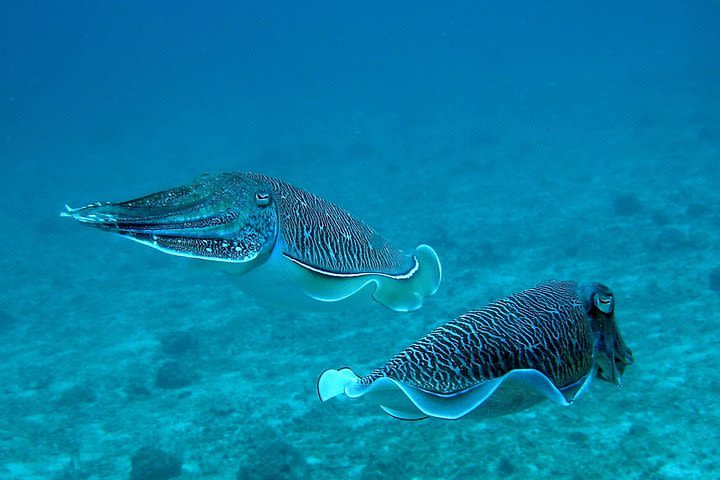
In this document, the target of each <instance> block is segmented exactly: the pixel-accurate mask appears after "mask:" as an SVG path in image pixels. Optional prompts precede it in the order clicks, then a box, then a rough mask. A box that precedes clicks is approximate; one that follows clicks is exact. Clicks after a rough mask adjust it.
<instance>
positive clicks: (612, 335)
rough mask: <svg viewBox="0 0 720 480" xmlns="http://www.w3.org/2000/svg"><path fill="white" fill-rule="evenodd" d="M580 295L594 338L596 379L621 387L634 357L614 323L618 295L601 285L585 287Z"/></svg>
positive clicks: (587, 285) (585, 285)
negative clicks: (627, 368) (626, 370)
mask: <svg viewBox="0 0 720 480" xmlns="http://www.w3.org/2000/svg"><path fill="white" fill-rule="evenodd" d="M579 293H580V297H581V299H582V301H583V303H584V305H585V309H586V311H587V314H588V317H589V318H590V327H591V329H592V331H593V334H594V338H595V346H594V352H593V356H594V359H595V365H596V367H597V370H596V372H597V373H596V376H597V377H598V378H600V379H602V380H605V381H608V382H611V383H614V384H615V385H621V384H622V375H623V373H624V372H625V367H627V366H628V365H632V363H633V354H632V350H630V349H629V348H628V346H627V345H626V344H625V341H624V340H623V338H622V335H621V334H620V330H619V329H618V326H617V322H616V321H615V296H614V295H613V293H612V291H611V290H610V288H608V287H607V286H605V285H603V284H602V283H587V284H582V285H581V286H580V292H579Z"/></svg>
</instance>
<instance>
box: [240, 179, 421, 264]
mask: <svg viewBox="0 0 720 480" xmlns="http://www.w3.org/2000/svg"><path fill="white" fill-rule="evenodd" d="M245 175H247V176H248V177H250V178H252V179H254V180H258V181H261V182H264V183H267V184H269V185H270V186H271V187H272V191H273V196H274V198H275V202H276V204H277V208H278V217H279V221H280V228H281V232H282V236H283V240H284V242H285V251H284V252H283V253H284V254H285V255H286V256H288V257H290V258H291V259H294V260H296V261H298V262H300V263H301V264H303V265H306V266H309V267H312V268H314V269H318V270H320V271H322V272H328V273H331V274H338V275H353V274H365V273H379V274H384V275H390V276H402V275H404V274H407V273H408V272H410V271H411V270H412V269H413V268H415V267H416V260H415V258H414V257H412V256H407V255H405V254H404V253H403V252H402V251H400V250H398V249H396V248H394V247H393V246H392V245H390V244H389V243H388V242H387V241H386V240H385V239H384V238H382V237H381V236H380V235H379V234H378V233H377V232H376V231H375V230H373V229H372V228H370V227H369V226H368V225H366V224H365V223H364V222H363V221H361V220H358V219H356V218H354V217H352V216H351V215H350V214H349V213H348V212H346V211H345V210H343V209H342V208H340V207H338V206H336V205H333V204H332V203H330V202H328V201H326V200H323V199H322V198H320V197H317V196H316V195H313V194H312V193H309V192H306V191H304V190H301V189H299V188H297V187H295V186H293V185H290V184H289V183H286V182H283V181H282V180H278V179H275V178H272V177H267V176H265V175H261V174H258V173H247V174H245Z"/></svg>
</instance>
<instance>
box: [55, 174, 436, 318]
mask: <svg viewBox="0 0 720 480" xmlns="http://www.w3.org/2000/svg"><path fill="white" fill-rule="evenodd" d="M66 210H67V211H66V212H63V213H62V214H61V215H63V216H67V217H71V218H74V219H75V220H78V221H79V222H81V223H83V224H85V225H88V226H90V227H94V228H99V229H101V230H105V231H109V232H112V233H116V234H119V235H122V236H123V237H125V238H129V239H131V240H135V241H137V242H140V243H142V244H144V245H148V246H150V247H152V248H155V249H157V250H160V251H162V252H165V253H169V254H172V255H178V256H182V257H190V258H197V259H203V260H211V261H215V262H223V263H224V264H226V266H228V267H229V270H231V271H233V272H236V273H242V274H243V275H242V278H239V279H238V286H239V287H240V288H241V289H244V290H246V291H249V292H250V293H251V294H254V295H256V296H259V297H263V298H265V299H266V300H268V301H270V302H272V303H273V304H280V305H282V306H284V307H286V308H300V309H314V307H317V306H319V305H329V304H333V305H336V304H343V305H345V304H354V303H371V302H373V301H374V302H379V303H380V304H382V305H385V306H386V307H388V308H390V309H392V310H396V311H402V312H405V311H412V310H417V309H419V308H420V307H421V306H422V304H423V299H424V298H425V297H426V296H428V295H432V294H433V293H435V291H436V290H437V288H438V285H439V284H440V279H441V267H440V261H439V259H438V256H437V255H436V253H435V251H434V250H433V249H432V248H431V247H429V246H428V245H420V246H418V247H417V248H415V250H414V252H413V253H412V254H405V253H404V252H403V251H401V250H399V249H398V248H396V247H394V246H393V245H392V244H390V243H389V242H388V241H387V240H385V239H384V238H383V237H382V236H380V235H379V234H378V233H377V232H376V231H375V230H374V229H373V228H372V227H370V226H369V225H367V224H366V223H365V222H363V221H362V220H359V219H357V218H355V217H353V216H352V215H350V214H349V213H348V212H347V211H345V210H343V209H342V208H340V207H338V206H336V205H334V204H332V203H330V202H328V201H326V200H324V199H322V198H320V197H318V196H316V195H314V194H312V193H310V192H307V191H305V190H302V189H300V188H297V187H295V186H293V185H291V184H289V183H287V182H284V181H282V180H279V179H276V178H272V177H268V176H265V175H261V174H258V173H241V172H237V173H221V174H206V175H202V176H200V177H199V178H197V179H196V180H195V181H194V182H192V183H191V184H189V185H184V186H180V187H177V188H172V189H170V190H165V191H161V192H158V193H153V194H151V195H147V196H144V197H141V198H137V199H134V200H129V201H125V202H118V203H110V202H99V203H93V204H90V205H87V206H85V207H81V208H75V209H73V208H70V207H66ZM353 306H354V305H353Z"/></svg>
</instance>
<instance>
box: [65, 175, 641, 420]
mask: <svg viewBox="0 0 720 480" xmlns="http://www.w3.org/2000/svg"><path fill="white" fill-rule="evenodd" d="M62 215H63V216H67V217H71V218H74V219H75V220H77V221H79V222H81V223H83V224H86V225H88V226H90V227H95V228H99V229H101V230H106V231H109V232H113V233H117V234H119V235H122V236H124V237H126V238H129V239H132V240H135V241H137V242H140V243H143V244H145V245H148V246H150V247H153V248H155V249H158V250H160V251H162V252H165V253H169V254H172V255H178V256H183V257H190V258H198V259H203V260H211V261H215V262H224V263H226V264H227V266H228V267H229V268H230V269H232V270H235V271H237V272H239V273H242V274H243V275H242V277H240V278H239V279H238V284H239V286H240V288H242V289H244V290H246V291H249V292H251V294H252V295H254V296H257V297H263V298H265V299H267V300H270V301H272V302H273V303H275V304H280V305H282V306H284V307H286V308H292V309H307V308H308V307H309V308H312V307H322V306H340V307H343V308H354V307H355V306H357V305H359V304H363V303H372V302H377V303H380V304H382V305H385V306H386V307H388V308H390V309H392V310H395V311H399V312H409V311H413V310H417V309H419V308H420V307H421V306H422V304H423V300H424V298H425V297H426V296H429V295H432V294H433V293H435V292H436V291H437V289H438V286H439V284H440V279H441V268H440V261H439V259H438V256H437V255H436V253H435V251H434V250H433V249H432V248H431V247H429V246H427V245H420V246H418V247H417V248H416V249H415V251H414V252H413V253H412V254H409V255H408V254H405V253H403V252H402V251H401V250H399V249H397V248H395V247H394V246H393V245H391V244H390V243H389V242H388V241H387V240H385V239H384V238H383V237H382V236H380V235H379V234H378V233H377V232H376V231H375V230H374V229H373V228H371V227H370V226H368V225H367V224H366V223H364V222H363V221H361V220H358V219H357V218H355V217H353V216H352V215H350V214H349V213H348V212H346V211H345V210H343V209H342V208H340V207H338V206H336V205H334V204H332V203H330V202H328V201H326V200H324V199H322V198H320V197H318V196H316V195H313V194H312V193H309V192H307V191H305V190H302V189H300V188H297V187H295V186H293V185H291V184H289V183H287V182H284V181H282V180H279V179H276V178H272V177H268V176H265V175H261V174H257V173H223V174H214V175H203V176H201V177H199V178H197V179H196V180H195V181H193V182H192V183H191V184H189V185H184V186H181V187H177V188H173V189H170V190H165V191H162V192H158V193H154V194H151V195H148V196H145V197H141V198H138V199H135V200H129V201H125V202H119V203H109V202H107V203H93V204H90V205H87V206H85V207H82V208H77V209H72V208H69V207H67V211H66V212H63V213H62ZM631 363H632V352H631V351H630V349H629V348H628V347H627V346H626V345H625V342H624V341H623V339H622V336H621V335H620V331H619V330H618V327H617V324H616V321H615V298H614V296H613V293H612V292H611V291H610V289H609V288H608V287H607V286H605V285H603V284H600V283H576V282H570V281H550V282H545V283H541V284H539V285H536V286H535V287H533V288H530V289H528V290H525V291H522V292H519V293H515V294H513V295H510V296H509V297H506V298H503V299H500V300H496V301H494V302H492V303H490V304H488V305H486V306H484V307H482V308H479V309H478V310H474V311H471V312H468V313H465V314H463V315H461V316H459V317H457V318H456V319H454V320H452V321H450V322H448V323H446V324H444V325H442V326H439V327H437V328H436V329H435V330H433V331H432V332H430V333H429V334H427V335H425V336H424V337H422V338H421V339H420V340H418V341H417V342H415V343H413V344H412V345H410V346H409V347H407V348H406V349H405V350H403V351H402V352H400V353H399V354H397V355H396V356H394V357H393V358H392V359H390V360H389V361H388V362H387V363H386V364H385V365H384V366H382V367H380V368H377V369H375V370H373V371H372V372H370V374H368V375H367V376H364V377H358V376H357V375H356V374H355V373H353V371H352V370H351V369H349V368H341V369H339V370H327V371H325V372H324V373H323V374H322V375H321V376H320V378H319V379H318V382H317V391H318V395H319V397H320V399H321V400H323V401H325V400H328V399H330V398H332V397H335V396H338V395H345V396H347V397H349V398H357V397H365V398H371V399H372V401H373V402H374V404H377V405H380V407H381V408H382V409H383V410H384V411H385V412H386V413H388V414H389V415H391V416H393V417H396V418H399V419H404V420H419V419H424V418H428V417H435V418H442V419H458V418H461V417H464V416H467V415H469V414H472V415H473V416H480V417H489V416H497V415H504V414H508V413H513V412H516V411H519V410H523V409H526V408H528V407H530V406H532V405H534V404H536V403H538V402H541V401H543V400H546V399H549V400H552V401H553V402H555V403H559V404H561V405H569V404H570V403H572V402H573V401H574V400H575V399H577V398H578V396H579V395H580V394H581V393H582V392H583V391H585V389H586V388H587V386H588V385H589V383H590V381H591V380H592V379H593V378H594V377H597V378H600V379H603V380H606V381H609V382H613V383H615V384H617V385H620V382H621V377H622V375H623V372H624V369H625V367H626V366H627V365H630V364H631Z"/></svg>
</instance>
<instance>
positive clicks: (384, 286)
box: [373, 245, 442, 312]
mask: <svg viewBox="0 0 720 480" xmlns="http://www.w3.org/2000/svg"><path fill="white" fill-rule="evenodd" d="M414 257H415V260H416V266H415V270H414V271H412V272H409V274H408V275H407V277H403V276H392V277H391V276H382V277H378V278H379V279H378V281H377V288H376V289H375V293H373V298H374V299H375V300H376V301H378V302H380V303H381V304H383V305H385V306H386V307H388V308H390V309H391V310H395V311H397V312H412V311H414V310H417V309H419V308H420V307H422V304H423V299H424V298H425V297H426V296H429V295H432V294H434V293H435V292H436V291H437V289H438V286H439V285H440V281H441V279H442V267H441V266H440V259H439V258H438V256H437V253H435V250H433V249H432V247H430V246H428V245H420V246H418V247H417V248H416V249H415V254H414Z"/></svg>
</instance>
